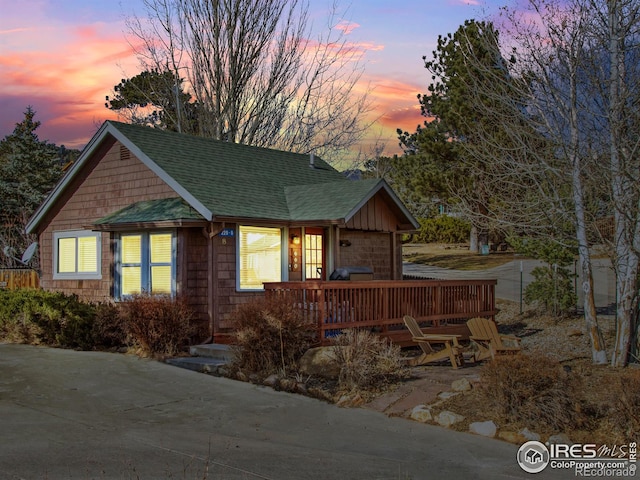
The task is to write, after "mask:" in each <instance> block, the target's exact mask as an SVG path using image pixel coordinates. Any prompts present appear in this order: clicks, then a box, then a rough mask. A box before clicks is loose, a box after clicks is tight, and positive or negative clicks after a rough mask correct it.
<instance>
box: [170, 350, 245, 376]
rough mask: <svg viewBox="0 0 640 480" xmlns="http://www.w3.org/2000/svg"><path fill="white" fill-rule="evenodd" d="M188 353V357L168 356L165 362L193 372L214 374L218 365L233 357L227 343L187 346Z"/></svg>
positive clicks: (221, 365) (227, 361)
mask: <svg viewBox="0 0 640 480" xmlns="http://www.w3.org/2000/svg"><path fill="white" fill-rule="evenodd" d="M189 354H190V355H191V356H190V357H174V358H168V359H166V360H165V363H168V364H169V365H173V366H175V367H180V368H186V369H188V370H193V371H195V372H201V373H210V374H214V375H215V374H217V373H218V369H219V368H220V367H224V366H225V365H227V364H228V363H229V362H230V361H231V360H232V359H233V352H232V351H231V349H230V347H229V345H224V344H221V343H211V344H206V345H193V346H191V347H189Z"/></svg>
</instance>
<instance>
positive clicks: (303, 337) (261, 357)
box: [231, 298, 315, 374]
mask: <svg viewBox="0 0 640 480" xmlns="http://www.w3.org/2000/svg"><path fill="white" fill-rule="evenodd" d="M231 321H232V322H233V323H234V325H235V330H236V331H235V343H234V350H235V354H236V355H235V359H236V361H235V363H236V366H237V367H238V368H241V369H244V370H247V371H249V372H253V373H260V374H270V373H275V372H277V371H282V372H287V371H289V370H295V369H296V366H297V362H298V360H299V359H300V357H301V356H302V354H303V353H304V352H305V351H306V350H307V349H308V348H309V345H310V344H311V342H312V340H313V336H314V333H315V332H314V330H313V328H312V327H313V325H311V324H310V323H309V322H308V321H305V320H304V317H303V316H302V313H301V311H300V310H299V309H296V308H294V306H293V305H292V304H290V303H284V302H283V301H282V300H279V299H277V298H269V299H267V298H258V299H256V300H253V301H251V302H249V303H245V304H243V305H241V306H239V307H238V308H237V310H236V311H235V312H234V313H233V314H232V316H231Z"/></svg>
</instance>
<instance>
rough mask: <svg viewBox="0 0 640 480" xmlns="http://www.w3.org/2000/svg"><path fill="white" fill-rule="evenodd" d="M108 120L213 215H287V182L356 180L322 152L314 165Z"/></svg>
mask: <svg viewBox="0 0 640 480" xmlns="http://www.w3.org/2000/svg"><path fill="white" fill-rule="evenodd" d="M109 123H111V124H112V125H113V126H114V127H115V128H116V129H117V130H118V131H120V132H121V133H122V134H123V135H124V136H126V138H127V139H129V140H130V141H131V142H132V143H133V144H134V145H135V147H137V148H138V149H139V150H140V152H136V151H135V148H132V150H133V153H134V154H139V153H142V154H144V155H145V156H147V157H148V158H149V159H151V160H152V161H153V162H154V163H155V164H157V165H158V166H159V167H160V168H161V169H162V170H163V171H164V172H166V174H167V175H168V176H169V177H171V178H172V179H174V180H175V181H176V182H177V183H178V184H180V185H181V186H182V187H184V189H185V190H187V191H188V192H189V193H190V194H191V195H193V197H195V198H196V199H197V200H198V201H199V202H200V203H201V204H202V205H203V206H204V207H206V208H207V209H208V210H209V211H210V212H211V213H212V214H213V216H214V217H241V218H256V219H258V218H259V219H273V220H289V219H290V216H291V215H290V212H289V204H288V202H287V197H286V194H285V188H287V187H291V186H307V189H308V190H310V191H312V190H314V189H316V188H317V187H316V186H317V185H319V184H326V183H333V182H338V183H340V184H343V185H345V187H346V186H347V185H350V184H351V183H352V182H351V181H349V180H347V179H346V178H345V177H344V176H343V175H342V174H341V173H340V172H338V171H337V170H335V169H334V168H332V167H331V166H330V165H329V164H327V163H326V162H324V161H323V160H322V159H320V158H315V159H314V165H315V167H314V168H311V167H310V160H309V156H308V155H301V154H297V153H291V152H282V151H277V150H271V149H266V148H257V147H251V146H247V145H240V144H235V143H228V142H221V141H218V140H213V139H208V138H202V137H195V136H191V135H181V134H178V133H173V132H167V131H163V130H157V129H152V128H147V127H140V126H136V125H129V124H124V123H118V122H109ZM138 156H139V155H138ZM324 201H325V202H327V201H328V202H329V203H331V201H332V199H330V198H328V197H327V198H325V199H324ZM334 218H338V217H334Z"/></svg>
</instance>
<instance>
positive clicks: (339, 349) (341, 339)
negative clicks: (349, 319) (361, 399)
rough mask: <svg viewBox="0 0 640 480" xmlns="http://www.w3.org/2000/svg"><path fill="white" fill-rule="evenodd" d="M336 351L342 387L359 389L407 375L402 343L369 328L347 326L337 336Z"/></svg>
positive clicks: (339, 379)
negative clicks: (393, 342) (372, 331)
mask: <svg viewBox="0 0 640 480" xmlns="http://www.w3.org/2000/svg"><path fill="white" fill-rule="evenodd" d="M334 345H335V347H336V348H334V349H333V355H334V357H335V360H336V363H337V364H338V365H340V375H339V377H338V384H339V388H341V389H343V390H347V391H358V390H365V389H370V388H372V387H379V386H380V385H384V384H386V383H388V382H389V381H390V380H392V379H397V378H401V377H404V376H405V375H406V372H407V370H406V368H405V367H404V364H403V362H402V357H401V355H400V347H399V346H398V345H393V344H392V343H391V342H389V341H388V340H387V339H385V338H382V337H379V336H378V335H375V334H373V333H371V332H369V331H368V330H358V329H347V330H344V331H343V332H342V333H341V334H340V335H338V336H337V337H336V338H335V340H334Z"/></svg>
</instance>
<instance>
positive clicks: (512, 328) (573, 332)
mask: <svg viewBox="0 0 640 480" xmlns="http://www.w3.org/2000/svg"><path fill="white" fill-rule="evenodd" d="M497 306H498V309H499V310H500V312H499V313H498V315H497V316H496V322H497V323H498V328H499V330H500V332H501V333H508V334H513V335H516V336H518V337H520V338H522V343H521V345H522V349H523V350H524V351H525V352H529V353H532V354H542V355H546V356H549V357H551V358H553V359H555V360H558V361H560V362H568V361H574V360H579V359H587V360H589V359H590V358H591V346H590V341H589V336H588V335H587V332H586V329H585V324H584V317H582V316H573V317H565V318H557V317H553V316H550V315H544V314H536V313H535V312H534V311H525V312H524V313H522V314H520V306H519V304H517V303H514V302H508V301H503V300H498V301H497ZM598 324H599V326H600V329H601V331H602V334H603V336H604V341H605V346H607V347H608V348H607V350H608V351H607V353H608V358H610V357H611V347H612V345H613V342H614V339H615V317H613V316H611V315H606V316H605V315H600V316H599V317H598Z"/></svg>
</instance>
